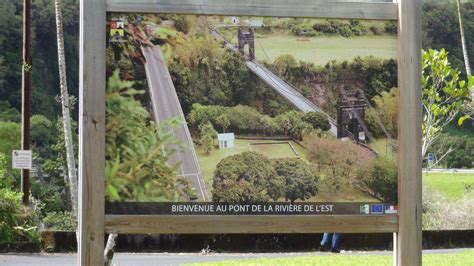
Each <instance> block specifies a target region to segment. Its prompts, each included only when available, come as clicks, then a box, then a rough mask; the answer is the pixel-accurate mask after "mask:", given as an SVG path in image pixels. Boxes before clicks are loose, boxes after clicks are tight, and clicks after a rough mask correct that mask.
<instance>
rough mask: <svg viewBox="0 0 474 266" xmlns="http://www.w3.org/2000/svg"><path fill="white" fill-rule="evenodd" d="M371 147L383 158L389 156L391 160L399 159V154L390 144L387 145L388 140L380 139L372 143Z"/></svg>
mask: <svg viewBox="0 0 474 266" xmlns="http://www.w3.org/2000/svg"><path fill="white" fill-rule="evenodd" d="M369 147H370V148H372V149H374V150H375V151H376V152H378V153H379V154H380V155H382V156H387V157H388V158H391V159H397V153H396V152H395V151H394V150H393V149H392V148H391V146H390V145H389V143H387V139H386V138H380V139H376V140H374V141H373V142H370V143H369Z"/></svg>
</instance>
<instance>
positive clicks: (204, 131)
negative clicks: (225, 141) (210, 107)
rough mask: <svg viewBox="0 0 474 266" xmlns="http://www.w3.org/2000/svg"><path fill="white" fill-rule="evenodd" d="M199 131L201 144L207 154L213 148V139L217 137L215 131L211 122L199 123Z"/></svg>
mask: <svg viewBox="0 0 474 266" xmlns="http://www.w3.org/2000/svg"><path fill="white" fill-rule="evenodd" d="M199 131H200V135H201V146H202V147H203V148H204V151H205V152H206V154H209V153H210V152H211V151H212V149H213V148H214V139H215V138H216V137H217V131H216V130H215V129H214V127H213V126H212V124H211V122H207V123H206V124H204V125H201V126H200V127H199Z"/></svg>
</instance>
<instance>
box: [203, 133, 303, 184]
mask: <svg viewBox="0 0 474 266" xmlns="http://www.w3.org/2000/svg"><path fill="white" fill-rule="evenodd" d="M261 142H265V143H271V142H274V143H275V145H268V144H267V145H266V146H267V147H269V149H259V150H255V149H254V147H255V146H253V147H252V150H255V151H257V152H260V153H261V154H262V155H265V156H266V157H268V158H287V156H288V157H289V158H291V157H293V156H294V152H293V151H292V150H288V149H291V148H290V147H289V145H288V144H286V143H287V142H286V141H284V143H285V144H284V145H282V144H280V143H281V142H282V141H279V140H264V141H262V140H246V139H236V140H235V141H234V147H232V148H228V149H215V150H213V151H212V152H211V153H210V154H206V152H205V150H204V149H203V147H197V148H196V152H197V156H198V161H199V166H200V168H201V172H202V174H203V176H204V180H205V182H206V185H207V187H209V188H210V187H212V177H213V175H214V171H215V169H216V165H217V163H219V162H220V161H221V160H222V159H224V158H226V157H229V156H232V155H236V154H239V153H242V152H246V151H251V148H250V145H251V144H256V143H261ZM288 142H289V143H291V145H292V146H293V147H294V148H295V150H296V151H297V152H298V154H299V155H300V156H302V158H303V159H304V158H305V155H306V152H305V150H304V148H303V147H301V146H300V145H299V144H297V143H296V142H294V141H288ZM256 146H259V145H256ZM274 154H280V155H281V157H276V156H273V155H274ZM286 155H287V156H286Z"/></svg>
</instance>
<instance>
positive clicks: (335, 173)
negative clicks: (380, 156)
mask: <svg viewBox="0 0 474 266" xmlns="http://www.w3.org/2000/svg"><path fill="white" fill-rule="evenodd" d="M304 146H305V147H306V150H307V151H308V159H309V161H310V162H311V163H312V164H313V165H314V166H315V167H316V168H317V170H319V171H321V172H323V173H324V174H325V176H324V179H323V182H324V183H325V184H326V185H327V186H328V188H330V189H331V190H333V191H339V190H340V189H341V188H343V187H344V186H346V185H350V184H352V183H353V181H352V180H353V179H354V178H355V177H356V172H357V170H358V169H359V168H360V167H362V166H363V165H364V163H366V162H367V161H369V160H371V157H370V154H369V153H368V152H367V151H366V150H364V149H362V148H361V147H359V146H358V145H357V144H354V143H353V142H351V141H341V140H338V139H323V138H318V137H316V136H314V135H308V136H306V137H305V138H304Z"/></svg>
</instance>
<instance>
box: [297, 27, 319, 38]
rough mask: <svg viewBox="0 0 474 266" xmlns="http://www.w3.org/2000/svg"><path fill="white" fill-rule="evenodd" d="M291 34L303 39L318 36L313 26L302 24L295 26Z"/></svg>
mask: <svg viewBox="0 0 474 266" xmlns="http://www.w3.org/2000/svg"><path fill="white" fill-rule="evenodd" d="M291 32H292V33H293V34H294V35H296V36H301V37H314V36H316V35H318V32H316V31H315V30H314V29H313V27H312V26H311V25H308V24H302V25H298V26H295V27H293V28H292V29H291Z"/></svg>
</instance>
